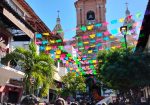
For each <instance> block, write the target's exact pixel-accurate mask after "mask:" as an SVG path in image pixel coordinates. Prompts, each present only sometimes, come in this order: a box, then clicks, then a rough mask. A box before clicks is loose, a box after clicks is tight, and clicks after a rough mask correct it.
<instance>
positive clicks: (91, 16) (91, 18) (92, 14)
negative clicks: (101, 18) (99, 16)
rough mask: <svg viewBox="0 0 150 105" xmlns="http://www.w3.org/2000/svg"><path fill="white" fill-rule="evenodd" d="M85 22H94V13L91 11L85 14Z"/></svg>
mask: <svg viewBox="0 0 150 105" xmlns="http://www.w3.org/2000/svg"><path fill="white" fill-rule="evenodd" d="M87 20H95V13H94V12H93V11H88V12H87Z"/></svg>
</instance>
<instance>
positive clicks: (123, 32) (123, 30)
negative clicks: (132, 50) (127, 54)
mask: <svg viewBox="0 0 150 105" xmlns="http://www.w3.org/2000/svg"><path fill="white" fill-rule="evenodd" d="M120 32H121V34H122V35H123V36H124V40H125V46H126V50H127V39H126V35H127V26H122V27H120Z"/></svg>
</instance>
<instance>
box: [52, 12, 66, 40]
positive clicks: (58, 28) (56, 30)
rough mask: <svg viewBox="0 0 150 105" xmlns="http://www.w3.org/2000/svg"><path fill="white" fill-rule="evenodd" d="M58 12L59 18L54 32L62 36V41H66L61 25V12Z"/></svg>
mask: <svg viewBox="0 0 150 105" xmlns="http://www.w3.org/2000/svg"><path fill="white" fill-rule="evenodd" d="M57 12H58V17H57V19H56V26H55V27H54V29H53V32H54V33H55V34H56V35H59V36H61V38H62V39H64V32H63V29H62V27H61V24H60V17H59V11H57Z"/></svg>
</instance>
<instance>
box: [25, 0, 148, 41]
mask: <svg viewBox="0 0 150 105" xmlns="http://www.w3.org/2000/svg"><path fill="white" fill-rule="evenodd" d="M75 1H76V0H26V2H27V3H28V4H29V5H30V6H31V7H32V9H33V10H34V11H35V12H36V14H37V15H38V16H39V17H40V18H41V20H42V21H43V22H44V23H45V24H46V25H47V26H48V27H49V29H50V30H53V29H54V27H55V25H56V18H57V16H58V13H57V11H58V10H59V11H60V15H59V16H60V19H61V25H62V28H63V30H64V31H65V30H68V31H65V39H71V38H72V37H73V36H75V35H76V32H75V31H72V30H71V29H74V28H76V9H75V6H74V2H75ZM106 1H107V3H106V21H107V22H108V23H110V22H111V21H112V20H116V19H117V20H118V19H120V18H123V17H125V10H126V5H125V3H126V2H128V4H129V5H128V8H129V10H130V12H131V15H133V19H135V21H137V22H139V21H140V20H142V19H143V17H144V13H145V9H146V6H147V2H148V0H106ZM138 12H140V13H141V14H142V16H141V17H140V19H137V18H136V17H135V15H136V13H138ZM120 26H122V24H121V23H117V24H108V30H109V31H110V30H112V29H118V28H119V27H120ZM138 33H139V31H138Z"/></svg>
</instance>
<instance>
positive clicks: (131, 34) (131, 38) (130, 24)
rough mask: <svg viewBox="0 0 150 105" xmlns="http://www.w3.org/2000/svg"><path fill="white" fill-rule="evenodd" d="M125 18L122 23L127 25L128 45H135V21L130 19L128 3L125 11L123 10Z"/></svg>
mask: <svg viewBox="0 0 150 105" xmlns="http://www.w3.org/2000/svg"><path fill="white" fill-rule="evenodd" d="M125 15H126V18H125V20H124V23H123V25H124V26H127V29H128V33H127V42H128V45H135V44H136V43H137V40H136V38H137V33H136V24H135V23H136V22H135V20H134V19H132V15H131V13H130V11H129V9H128V3H126V11H125Z"/></svg>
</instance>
